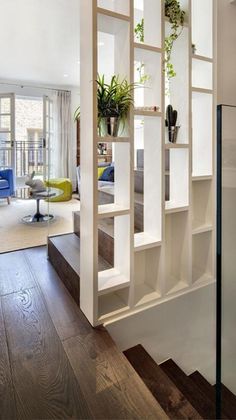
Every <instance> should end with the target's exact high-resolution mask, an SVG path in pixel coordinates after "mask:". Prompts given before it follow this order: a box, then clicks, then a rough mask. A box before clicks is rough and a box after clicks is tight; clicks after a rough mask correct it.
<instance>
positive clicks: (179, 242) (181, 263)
mask: <svg viewBox="0 0 236 420" xmlns="http://www.w3.org/2000/svg"><path fill="white" fill-rule="evenodd" d="M188 232H189V212H188V211H185V212H181V213H175V214H168V215H166V243H165V245H166V246H165V272H166V277H165V292H166V293H167V294H171V293H176V292H178V291H180V290H182V289H184V288H186V287H188V285H189V277H190V252H189V249H190V237H189V235H188Z"/></svg>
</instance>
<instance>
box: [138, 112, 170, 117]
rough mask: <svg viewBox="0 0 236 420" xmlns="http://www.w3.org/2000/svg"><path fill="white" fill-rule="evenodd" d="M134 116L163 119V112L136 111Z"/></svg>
mask: <svg viewBox="0 0 236 420" xmlns="http://www.w3.org/2000/svg"><path fill="white" fill-rule="evenodd" d="M134 115H135V116H138V117H139V116H140V117H162V115H163V114H162V112H159V111H139V110H134Z"/></svg>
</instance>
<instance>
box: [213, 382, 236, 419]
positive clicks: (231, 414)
mask: <svg viewBox="0 0 236 420" xmlns="http://www.w3.org/2000/svg"><path fill="white" fill-rule="evenodd" d="M221 387H222V388H221V393H222V410H223V411H224V412H225V413H227V414H228V418H230V419H236V396H235V395H234V394H233V393H232V392H231V391H230V390H229V388H227V387H226V386H225V385H224V384H221ZM213 388H214V389H215V385H214V387H213Z"/></svg>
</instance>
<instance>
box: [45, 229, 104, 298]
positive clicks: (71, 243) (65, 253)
mask: <svg viewBox="0 0 236 420" xmlns="http://www.w3.org/2000/svg"><path fill="white" fill-rule="evenodd" d="M48 257H49V260H50V262H51V264H52V265H53V267H54V268H55V270H56V272H57V274H58V275H59V277H60V279H61V280H62V282H63V283H64V285H65V286H66V288H67V289H68V291H69V293H70V294H71V296H72V297H73V298H74V300H75V301H76V303H77V304H78V305H79V302H80V238H79V237H78V236H77V235H76V234H75V233H71V234H66V235H59V236H53V237H49V238H48ZM111 267H112V266H111V265H110V264H109V262H107V261H106V260H105V259H104V258H102V257H101V256H99V257H98V269H99V271H103V270H107V269H109V268H111Z"/></svg>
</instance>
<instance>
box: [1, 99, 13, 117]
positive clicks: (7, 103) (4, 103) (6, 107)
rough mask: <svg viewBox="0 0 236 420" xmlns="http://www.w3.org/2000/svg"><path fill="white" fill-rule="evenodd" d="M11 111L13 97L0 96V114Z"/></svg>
mask: <svg viewBox="0 0 236 420" xmlns="http://www.w3.org/2000/svg"><path fill="white" fill-rule="evenodd" d="M10 112H11V99H10V98H0V114H10Z"/></svg>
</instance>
